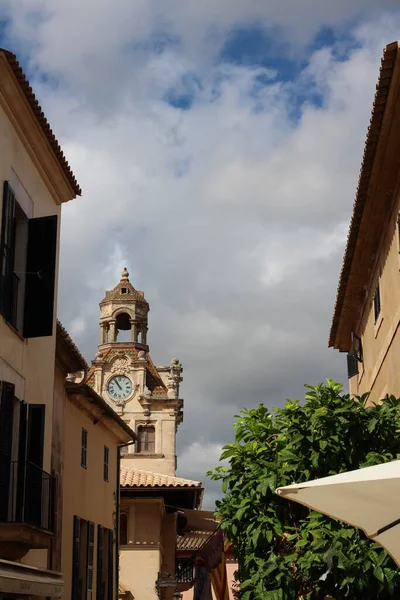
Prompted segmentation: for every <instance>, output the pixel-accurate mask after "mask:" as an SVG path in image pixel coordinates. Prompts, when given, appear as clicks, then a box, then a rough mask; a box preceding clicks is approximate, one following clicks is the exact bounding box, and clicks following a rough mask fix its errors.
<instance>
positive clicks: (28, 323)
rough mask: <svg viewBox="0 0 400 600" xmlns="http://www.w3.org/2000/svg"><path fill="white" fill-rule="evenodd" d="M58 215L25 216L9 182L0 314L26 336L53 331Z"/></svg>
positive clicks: (1, 244) (0, 236) (0, 251)
mask: <svg viewBox="0 0 400 600" xmlns="http://www.w3.org/2000/svg"><path fill="white" fill-rule="evenodd" d="M56 251H57V215H53V216H49V217H42V218H36V219H28V217H27V215H26V214H25V212H24V210H23V209H22V208H21V206H20V204H19V203H18V201H17V198H16V196H15V193H14V191H13V189H12V188H11V186H10V184H9V183H8V181H5V182H4V186H3V208H2V219H1V232H0V313H1V314H2V315H3V317H4V318H5V319H6V321H8V323H10V325H12V326H13V327H14V328H15V329H16V330H17V331H18V332H19V333H21V334H22V335H23V337H25V338H32V337H43V336H48V335H52V333H53V314H54V286H55V268H56Z"/></svg>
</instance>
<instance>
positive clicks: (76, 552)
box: [71, 516, 81, 600]
mask: <svg viewBox="0 0 400 600" xmlns="http://www.w3.org/2000/svg"><path fill="white" fill-rule="evenodd" d="M72 535H73V538H72V599H71V600H80V583H79V567H80V554H81V520H80V518H79V517H77V516H74V528H73V534H72Z"/></svg>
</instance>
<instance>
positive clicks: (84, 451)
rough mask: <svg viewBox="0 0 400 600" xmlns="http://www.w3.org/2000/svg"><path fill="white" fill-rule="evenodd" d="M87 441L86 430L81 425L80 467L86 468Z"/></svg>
mask: <svg viewBox="0 0 400 600" xmlns="http://www.w3.org/2000/svg"><path fill="white" fill-rule="evenodd" d="M87 441H88V432H87V431H86V429H83V427H82V438H81V467H84V468H85V469H86V467H87Z"/></svg>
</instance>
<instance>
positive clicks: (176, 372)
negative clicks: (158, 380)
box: [167, 358, 182, 398]
mask: <svg viewBox="0 0 400 600" xmlns="http://www.w3.org/2000/svg"><path fill="white" fill-rule="evenodd" d="M181 373H182V365H181V364H180V362H179V360H178V359H177V358H173V359H172V361H171V367H170V371H169V375H168V394H167V395H168V398H178V397H179V384H180V382H181V381H182V377H181Z"/></svg>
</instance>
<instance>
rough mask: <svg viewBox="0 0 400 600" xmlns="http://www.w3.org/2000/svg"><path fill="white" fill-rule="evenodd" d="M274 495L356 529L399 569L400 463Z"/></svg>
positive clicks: (301, 485)
mask: <svg viewBox="0 0 400 600" xmlns="http://www.w3.org/2000/svg"><path fill="white" fill-rule="evenodd" d="M276 493H277V494H279V496H282V497H284V498H288V499H289V500H294V501H295V502H299V503H300V504H304V505H305V506H308V507H309V508H312V509H313V510H316V511H317V512H320V513H323V514H325V515H328V516H330V517H333V518H334V519H340V520H341V521H344V522H345V523H348V524H349V525H353V527H359V528H360V529H362V530H363V531H364V533H365V534H366V535H367V536H368V537H369V538H371V539H372V540H374V542H377V543H378V544H380V545H381V546H383V547H384V548H385V549H386V550H387V552H389V554H390V555H391V556H392V557H393V559H394V560H395V562H396V563H397V565H398V566H399V567H400V460H395V461H393V462H389V463H384V464H381V465H376V466H373V467H365V468H364V469H357V470H356V471H347V472H345V473H340V474H339V475H332V476H331V477H323V478H321V479H314V480H313V481H306V482H305V483H297V484H293V485H288V486H286V487H281V488H278V489H277V490H276Z"/></svg>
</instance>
